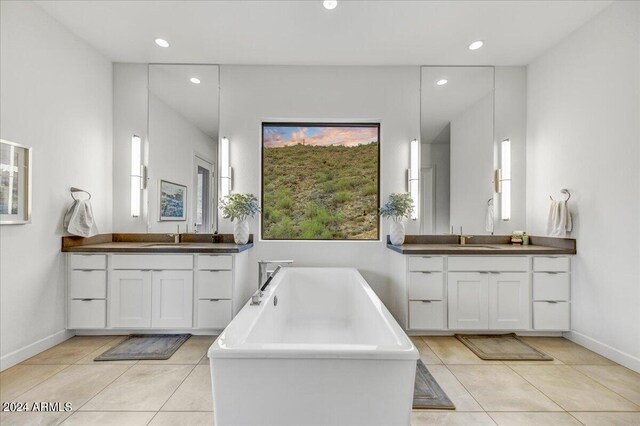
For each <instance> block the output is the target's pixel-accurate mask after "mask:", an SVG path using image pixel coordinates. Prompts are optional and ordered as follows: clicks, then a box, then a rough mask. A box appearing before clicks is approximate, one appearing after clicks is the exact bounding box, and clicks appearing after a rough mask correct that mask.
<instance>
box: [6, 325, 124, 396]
mask: <svg viewBox="0 0 640 426" xmlns="http://www.w3.org/2000/svg"><path fill="white" fill-rule="evenodd" d="M74 337H75V336H74ZM113 340H115V338H114V339H111V340H109V341H108V342H107V343H105V344H104V345H102V346H99V347H97V348H96V349H94V350H93V351H90V352H88V353H86V354H83V356H82V357H80V358H78V359H77V360H76V361H75V362H72V363H69V364H66V363H52V364H48V363H43V364H39V363H35V364H28V363H26V362H27V361H29V359H31V358H34V357H36V356H38V355H40V354H41V353H44V352H46V351H47V350H50V349H53V348H55V347H57V346H59V345H61V344H62V343H64V342H62V343H60V344H58V345H56V346H52V347H51V348H49V349H47V350H45V351H42V352H40V353H38V354H36V355H34V356H32V357H31V358H28V359H26V360H24V361H22V362H20V363H18V364H16V366H19V365H22V366H27V367H28V366H30V365H66V367H64V368H63V369H62V370H59V371H57V372H55V373H54V374H52V375H51V376H49V377H47V378H46V379H43V380H42V381H40V382H38V383H36V384H34V385H33V386H31V387H30V388H28V389H26V390H25V391H24V392H22V393H20V394H18V395H16V396H15V397H14V398H19V397H20V396H22V395H24V394H25V393H27V392H29V391H30V390H32V389H34V388H35V387H36V386H39V385H41V384H43V383H44V382H46V381H47V380H49V379H53V378H54V377H55V376H57V375H58V374H60V373H62V372H63V371H65V370H67V369H68V368H69V367H71V366H74V365H84V364H78V361H80V360H82V359H83V358H85V357H86V356H88V355H90V354H91V353H93V352H95V351H97V350H98V349H102V348H104V347H105V346H107V345H108V344H109V343H111V342H113ZM67 341H69V340H65V342H67ZM7 370H8V369H7ZM12 399H13V398H12Z"/></svg>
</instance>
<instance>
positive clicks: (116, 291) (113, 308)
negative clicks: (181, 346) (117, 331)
mask: <svg viewBox="0 0 640 426" xmlns="http://www.w3.org/2000/svg"><path fill="white" fill-rule="evenodd" d="M110 287H111V290H110V291H111V297H110V300H109V303H110V312H111V327H132V328H140V327H150V326H151V271H113V272H112V273H111V285H110Z"/></svg>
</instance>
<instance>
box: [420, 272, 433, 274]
mask: <svg viewBox="0 0 640 426" xmlns="http://www.w3.org/2000/svg"><path fill="white" fill-rule="evenodd" d="M420 272H422V273H423V274H431V273H433V271H420Z"/></svg>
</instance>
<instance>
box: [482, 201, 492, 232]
mask: <svg viewBox="0 0 640 426" xmlns="http://www.w3.org/2000/svg"><path fill="white" fill-rule="evenodd" d="M484 230H485V231H487V232H489V233H491V234H493V231H494V224H493V203H489V204H487V216H486V217H485V219H484Z"/></svg>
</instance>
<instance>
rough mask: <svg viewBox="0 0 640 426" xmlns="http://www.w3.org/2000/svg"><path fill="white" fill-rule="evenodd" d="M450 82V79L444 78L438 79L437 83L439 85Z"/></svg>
mask: <svg viewBox="0 0 640 426" xmlns="http://www.w3.org/2000/svg"><path fill="white" fill-rule="evenodd" d="M448 82H449V81H448V80H445V79H444V78H443V79H442V80H438V81H436V84H437V85H438V86H444V85H445V84H447V83H448Z"/></svg>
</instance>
